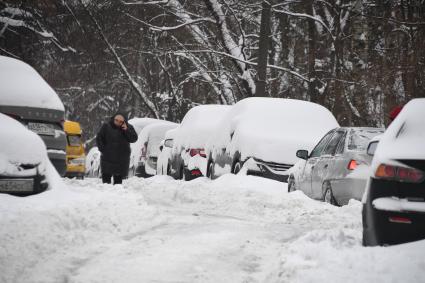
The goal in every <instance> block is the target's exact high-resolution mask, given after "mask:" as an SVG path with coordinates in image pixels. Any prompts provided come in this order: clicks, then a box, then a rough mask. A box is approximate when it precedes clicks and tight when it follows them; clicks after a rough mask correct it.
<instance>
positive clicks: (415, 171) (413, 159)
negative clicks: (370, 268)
mask: <svg viewBox="0 0 425 283" xmlns="http://www.w3.org/2000/svg"><path fill="white" fill-rule="evenodd" d="M424 110H425V98H418V99H413V100H411V101H410V102H409V103H407V104H406V105H405V106H404V107H403V110H402V111H401V112H400V114H399V115H398V116H397V118H396V119H395V120H394V121H393V122H392V123H391V124H390V126H389V127H388V129H387V130H386V131H385V133H384V134H383V135H382V137H381V138H380V141H379V144H378V147H377V148H376V152H375V155H374V157H373V161H372V166H371V176H370V178H369V180H368V183H367V187H366V191H365V194H364V196H363V199H362V202H363V212H362V214H363V244H364V245H366V246H374V245H393V244H399V243H405V242H410V241H416V240H420V239H424V238H425V111H424Z"/></svg>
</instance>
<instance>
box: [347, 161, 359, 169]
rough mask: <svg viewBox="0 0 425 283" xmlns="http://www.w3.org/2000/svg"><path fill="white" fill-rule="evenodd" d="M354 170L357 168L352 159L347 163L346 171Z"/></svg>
mask: <svg viewBox="0 0 425 283" xmlns="http://www.w3.org/2000/svg"><path fill="white" fill-rule="evenodd" d="M356 168H357V161H355V160H354V159H351V160H350V162H349V163H348V166H347V169H348V170H354V169H356Z"/></svg>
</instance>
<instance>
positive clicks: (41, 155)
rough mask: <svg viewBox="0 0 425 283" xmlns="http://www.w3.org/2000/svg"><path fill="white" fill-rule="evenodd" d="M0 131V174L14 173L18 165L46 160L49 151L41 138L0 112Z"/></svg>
mask: <svg viewBox="0 0 425 283" xmlns="http://www.w3.org/2000/svg"><path fill="white" fill-rule="evenodd" d="M0 133H1V134H0V174H8V173H12V172H13V171H14V170H15V169H16V168H15V167H16V165H20V164H32V165H34V164H39V163H41V162H42V161H44V160H45V158H46V156H47V151H46V146H45V145H44V143H43V141H42V140H41V138H40V137H39V136H38V135H37V134H35V133H33V132H32V131H30V130H28V129H27V128H25V127H24V126H23V125H22V124H21V123H19V122H18V121H16V120H14V119H12V118H10V117H8V116H6V115H3V114H0ZM14 165H15V166H14ZM12 167H13V168H12Z"/></svg>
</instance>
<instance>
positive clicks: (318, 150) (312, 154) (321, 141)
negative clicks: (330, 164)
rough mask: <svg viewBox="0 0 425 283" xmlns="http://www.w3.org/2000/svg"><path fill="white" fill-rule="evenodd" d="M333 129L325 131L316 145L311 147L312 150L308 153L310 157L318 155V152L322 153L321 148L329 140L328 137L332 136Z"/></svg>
mask: <svg viewBox="0 0 425 283" xmlns="http://www.w3.org/2000/svg"><path fill="white" fill-rule="evenodd" d="M333 133H334V131H331V132H329V133H327V134H326V135H325V136H324V137H323V138H322V139H321V140H320V142H319V143H318V144H317V145H316V147H315V148H314V149H313V151H312V152H311V154H310V158H312V157H318V156H320V154H321V153H322V151H323V149H324V148H325V146H326V144H327V143H328V141H329V140H330V138H331V137H332V135H333Z"/></svg>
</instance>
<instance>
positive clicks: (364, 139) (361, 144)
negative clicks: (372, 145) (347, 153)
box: [348, 129, 384, 151]
mask: <svg viewBox="0 0 425 283" xmlns="http://www.w3.org/2000/svg"><path fill="white" fill-rule="evenodd" d="M383 132H384V131H383V130H381V129H379V130H370V129H369V130H351V132H350V139H349V141H348V149H349V150H354V151H364V150H366V148H367V145H368V144H369V141H370V140H371V139H372V138H374V137H375V136H378V135H380V134H382V133H383Z"/></svg>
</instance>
